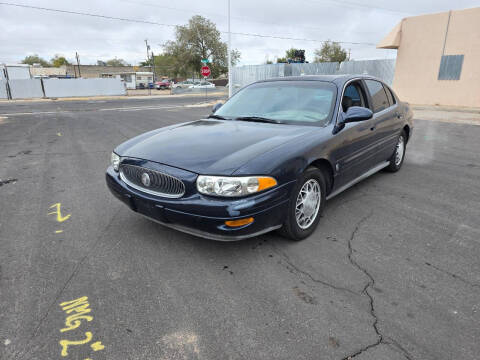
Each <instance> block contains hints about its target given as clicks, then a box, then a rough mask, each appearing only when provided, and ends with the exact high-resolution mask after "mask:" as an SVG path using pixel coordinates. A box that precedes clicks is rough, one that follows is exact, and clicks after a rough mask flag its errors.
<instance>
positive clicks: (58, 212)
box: [48, 203, 71, 222]
mask: <svg viewBox="0 0 480 360" xmlns="http://www.w3.org/2000/svg"><path fill="white" fill-rule="evenodd" d="M61 206H62V204H61V203H56V204H53V205H52V206H50V209H52V208H56V210H55V211H52V212H49V213H48V215H53V214H56V215H57V221H58V222H64V221H65V220H68V219H70V216H71V214H68V215H65V216H62V212H61V209H60V208H61Z"/></svg>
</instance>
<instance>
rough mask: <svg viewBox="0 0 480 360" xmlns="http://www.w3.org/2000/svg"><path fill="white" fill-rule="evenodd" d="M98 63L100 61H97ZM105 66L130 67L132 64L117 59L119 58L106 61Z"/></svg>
mask: <svg viewBox="0 0 480 360" xmlns="http://www.w3.org/2000/svg"><path fill="white" fill-rule="evenodd" d="M97 63H98V61H97ZM105 64H106V65H107V66H130V64H129V63H127V62H126V61H125V60H123V59H117V58H115V59H110V60H107V61H105Z"/></svg>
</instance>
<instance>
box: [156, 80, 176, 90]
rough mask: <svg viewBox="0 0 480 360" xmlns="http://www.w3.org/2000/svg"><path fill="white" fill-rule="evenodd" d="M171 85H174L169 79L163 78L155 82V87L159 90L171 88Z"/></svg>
mask: <svg viewBox="0 0 480 360" xmlns="http://www.w3.org/2000/svg"><path fill="white" fill-rule="evenodd" d="M171 85H172V82H171V81H170V80H169V79H162V80H160V81H157V82H156V83H155V89H157V90H165V89H170V86H171Z"/></svg>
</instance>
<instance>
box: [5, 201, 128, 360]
mask: <svg viewBox="0 0 480 360" xmlns="http://www.w3.org/2000/svg"><path fill="white" fill-rule="evenodd" d="M120 211H121V208H119V209H118V210H117V212H116V213H115V214H114V216H112V218H111V219H110V221H109V222H108V223H107V225H106V226H105V228H104V229H103V230H102V232H101V233H100V235H99V236H98V238H97V240H96V241H95V243H94V244H93V246H92V247H91V249H90V250H88V252H87V254H86V255H85V256H83V257H82V258H81V259H80V261H78V262H77V263H76V264H75V267H74V269H73V271H72V273H71V274H70V276H69V277H68V279H67V280H66V281H65V283H64V284H63V286H62V288H61V289H60V291H59V292H58V293H57V295H56V296H55V299H54V300H53V301H52V303H51V304H50V305H49V306H48V308H47V310H46V311H45V314H44V315H43V316H42V318H41V319H40V321H39V323H38V324H37V326H36V327H35V329H34V331H33V334H32V336H31V337H30V340H29V341H28V343H27V345H26V346H25V348H24V349H22V350H21V351H19V352H17V353H15V354H14V355H13V356H14V357H13V358H14V359H17V358H18V356H22V355H23V354H24V353H25V351H26V348H27V347H28V345H29V344H30V342H31V341H32V340H33V338H35V336H36V335H37V333H38V331H39V330H40V328H41V326H42V324H43V323H44V322H45V320H46V319H47V318H48V315H49V314H50V312H51V310H52V308H53V307H54V306H55V304H56V303H57V301H58V299H60V296H61V295H62V294H63V292H64V291H65V289H66V288H67V286H68V285H69V284H70V282H71V281H72V279H73V278H74V277H75V276H76V275H77V274H78V272H79V271H80V268H81V266H82V265H83V263H84V262H85V260H86V259H87V258H88V257H89V256H90V254H91V253H92V252H93V250H95V249H96V248H97V246H98V244H99V242H100V240H102V238H103V237H104V235H105V234H106V233H107V231H108V229H109V228H110V226H111V225H112V223H113V221H114V220H115V219H116V217H117V215H118V213H119V212H120Z"/></svg>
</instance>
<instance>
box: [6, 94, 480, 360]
mask: <svg viewBox="0 0 480 360" xmlns="http://www.w3.org/2000/svg"><path fill="white" fill-rule="evenodd" d="M201 100H202V99H199V98H198V97H191V98H190V97H178V98H177V97H171V98H156V99H136V100H131V99H124V100H106V101H71V102H67V101H64V102H55V101H48V102H17V103H7V102H2V103H0V154H1V158H0V179H1V180H0V358H1V359H25V360H27V359H28V360H30V359H39V360H40V359H41V360H44V359H80V360H86V359H91V360H99V359H115V360H124V359H125V360H127V359H169V360H170V359H175V360H176V359H182V360H183V359H195V360H206V359H208V360H210V359H220V360H225V359H232V360H233V359H255V360H256V359H289V360H292V359H295V360H301V359H347V358H349V357H354V358H355V359H361V360H397V359H418V360H434V359H435V360H439V359H445V360H446V359H455V360H460V359H468V360H474V359H479V353H480V341H479V339H480V261H479V259H480V250H479V249H480V221H479V218H480V180H479V179H480V155H479V153H480V141H479V139H480V126H477V125H471V124H462V123H451V122H448V121H445V119H444V118H443V121H442V122H438V121H434V120H421V119H417V120H416V122H415V129H414V132H413V137H412V139H411V142H410V143H409V144H408V146H407V154H406V160H405V163H404V165H403V168H402V169H401V171H400V172H398V173H395V174H390V173H384V172H381V173H378V174H376V175H374V176H372V177H370V178H369V179H367V180H365V181H363V182H362V183H360V184H358V185H356V186H354V187H353V188H351V189H349V190H348V191H346V192H344V193H342V194H341V195H339V196H337V197H335V198H334V199H332V200H330V201H329V202H328V204H327V206H326V209H325V213H324V216H323V218H322V219H321V222H320V225H319V227H318V228H317V230H316V231H315V233H314V234H313V235H312V236H311V237H310V238H308V239H306V240H304V241H301V242H292V241H289V240H286V239H284V238H282V237H280V236H278V235H277V234H276V233H271V234H267V235H263V236H260V237H256V238H252V239H249V240H244V241H240V242H232V243H222V242H214V241H209V240H205V239H200V238H196V237H194V236H190V235H186V234H183V233H179V232H177V231H175V230H171V229H168V228H165V227H163V226H161V225H159V224H156V223H154V222H152V221H149V220H147V219H145V218H143V217H141V216H139V215H138V214H136V213H134V212H132V211H131V210H130V209H129V208H128V207H127V206H125V205H124V204H122V203H120V202H119V201H118V200H117V199H116V198H114V197H113V196H112V195H111V194H110V192H109V191H108V189H107V187H106V185H105V178H104V172H105V169H106V167H107V166H108V164H109V158H110V153H111V151H112V149H113V148H114V147H115V146H116V145H117V144H119V143H121V142H123V141H125V140H126V139H128V138H131V137H133V136H135V135H138V134H140V133H143V132H145V131H149V130H152V129H155V128H158V127H162V126H166V125H170V124H174V123H178V122H183V121H188V120H193V119H196V118H200V117H202V116H205V115H207V114H208V113H209V112H210V106H204V105H201V104H200V105H198V104H197V103H198V102H199V101H201ZM209 100H213V99H209ZM195 104H197V105H195ZM451 116H454V115H451ZM453 120H454V119H453ZM186 146H188V144H187V145H186ZM73 300H76V301H73Z"/></svg>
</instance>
